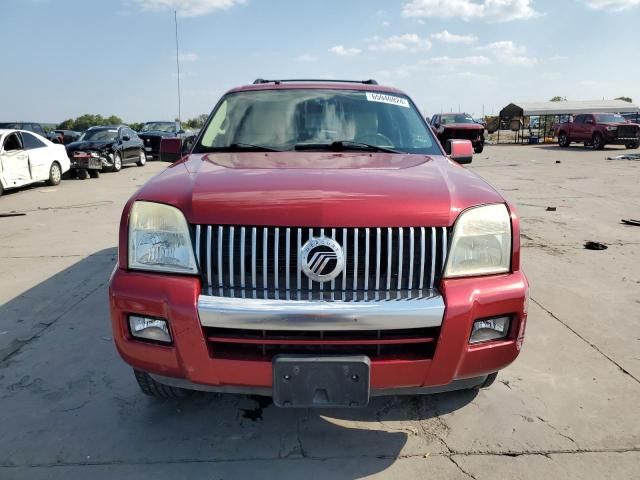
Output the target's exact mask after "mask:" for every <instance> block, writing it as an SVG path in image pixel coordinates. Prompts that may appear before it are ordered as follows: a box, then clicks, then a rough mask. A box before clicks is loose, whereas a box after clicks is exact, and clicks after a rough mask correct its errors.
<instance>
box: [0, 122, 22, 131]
mask: <svg viewBox="0 0 640 480" xmlns="http://www.w3.org/2000/svg"><path fill="white" fill-rule="evenodd" d="M0 128H13V129H15V130H20V129H21V128H22V124H20V123H0Z"/></svg>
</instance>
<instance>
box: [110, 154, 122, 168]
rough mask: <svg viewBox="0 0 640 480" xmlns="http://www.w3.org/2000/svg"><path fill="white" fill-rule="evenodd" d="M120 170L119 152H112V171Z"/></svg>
mask: <svg viewBox="0 0 640 480" xmlns="http://www.w3.org/2000/svg"><path fill="white" fill-rule="evenodd" d="M120 170H122V157H121V156H120V154H119V153H114V154H113V165H112V166H111V171H112V172H119V171H120Z"/></svg>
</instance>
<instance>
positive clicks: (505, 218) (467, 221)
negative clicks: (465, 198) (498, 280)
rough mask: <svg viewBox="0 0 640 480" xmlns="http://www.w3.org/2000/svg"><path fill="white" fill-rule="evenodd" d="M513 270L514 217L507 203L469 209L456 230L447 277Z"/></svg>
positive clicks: (456, 225)
mask: <svg viewBox="0 0 640 480" xmlns="http://www.w3.org/2000/svg"><path fill="white" fill-rule="evenodd" d="M510 267H511V218H510V216H509V211H508V210H507V207H506V206H505V205H503V204H498V205H487V206H483V207H476V208H472V209H469V210H466V211H465V212H463V213H462V214H460V216H459V217H458V220H456V224H455V226H454V229H453V239H452V240H451V248H450V250H449V258H448V259H447V266H446V268H445V271H444V276H445V277H446V278H453V277H471V276H476V275H491V274H495V273H504V272H508V271H509V269H510Z"/></svg>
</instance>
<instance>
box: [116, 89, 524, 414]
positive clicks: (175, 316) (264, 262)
mask: <svg viewBox="0 0 640 480" xmlns="http://www.w3.org/2000/svg"><path fill="white" fill-rule="evenodd" d="M447 147H448V148H447V152H449V154H446V153H445V150H444V149H443V147H442V146H441V145H440V144H439V143H438V140H437V139H436V138H435V136H434V133H433V131H432V130H431V128H430V126H429V125H428V124H427V123H426V122H425V120H424V118H423V117H422V115H421V114H420V112H419V111H418V109H417V108H416V106H415V104H414V102H413V101H412V100H411V99H410V98H409V97H408V96H407V95H405V94H404V93H403V92H401V91H399V90H396V89H393V88H388V87H383V86H379V85H378V84H377V82H375V81H374V80H366V81H358V82H356V81H327V80H317V81H316V80H262V79H258V80H256V81H255V82H254V83H253V84H252V85H248V86H243V87H239V88H235V89H233V90H231V91H229V92H227V93H226V94H225V95H223V97H222V98H221V99H220V101H219V102H218V103H217V105H216V106H215V108H214V110H213V112H212V113H211V115H210V117H209V119H208V121H207V123H206V125H205V126H204V128H203V129H202V130H201V132H200V134H199V136H198V138H197V140H196V142H195V144H194V146H193V148H192V150H191V152H190V153H189V154H188V155H186V156H185V157H184V158H182V159H181V160H180V161H178V162H176V163H175V164H173V165H171V166H170V167H168V168H167V169H165V170H164V171H162V172H161V173H160V174H158V175H157V176H155V177H154V178H152V179H151V180H150V181H148V182H147V183H146V184H145V185H144V186H142V188H140V190H139V191H138V192H136V193H135V194H134V195H133V197H132V198H131V199H130V200H129V201H128V202H127V204H126V206H125V208H124V211H123V213H122V219H121V224H120V237H119V247H120V248H119V254H118V264H117V266H116V268H115V270H114V272H113V275H112V277H111V283H110V289H109V296H110V308H111V319H112V324H113V332H114V340H115V344H116V347H117V349H118V351H119V353H120V355H121V356H122V358H123V359H124V360H125V362H127V363H128V364H129V365H131V366H132V367H133V370H134V373H135V377H136V379H137V381H138V383H139V385H140V387H141V389H142V391H143V392H144V393H146V394H149V395H155V396H162V397H178V396H183V395H186V394H188V393H190V391H193V390H204V391H219V392H232V393H250V394H258V395H268V396H272V397H273V401H274V403H275V404H276V405H278V406H283V407H310V406H319V407H327V406H332V407H340V406H348V407H358V406H364V405H366V404H367V403H368V401H369V398H370V397H371V396H375V395H391V394H393V395H398V394H408V395H418V394H425V393H435V392H442V391H449V390H455V389H474V388H480V387H482V386H488V385H489V384H491V383H492V382H493V381H494V379H495V378H496V374H497V372H498V371H499V370H500V369H503V368H505V367H506V366H507V365H509V364H510V363H511V362H512V361H513V360H514V359H515V358H516V357H517V356H518V353H519V351H520V348H521V345H522V341H523V338H524V332H525V324H526V319H527V292H528V283H527V279H526V277H525V275H524V274H523V272H522V271H521V269H520V240H519V239H520V234H519V218H518V215H517V213H516V211H515V209H514V207H513V205H511V204H510V203H509V202H508V201H507V200H505V199H504V198H503V197H502V196H501V195H500V194H499V193H498V192H497V191H496V190H495V189H494V188H492V187H491V186H490V185H488V184H487V183H486V182H485V181H484V180H483V179H482V178H480V177H479V176H478V175H476V174H474V173H473V172H471V171H470V170H468V169H466V168H464V167H463V166H461V164H464V163H469V162H470V161H471V155H472V150H473V149H472V146H471V143H470V142H469V141H468V140H449V144H448V146H447Z"/></svg>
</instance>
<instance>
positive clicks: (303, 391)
mask: <svg viewBox="0 0 640 480" xmlns="http://www.w3.org/2000/svg"><path fill="white" fill-rule="evenodd" d="M370 372H371V362H370V360H369V358H368V357H366V356H364V355H355V356H351V355H350V356H335V357H333V356H331V357H324V356H323V357H318V356H307V355H277V356H276V357H274V359H273V403H274V404H275V405H277V406H279V407H287V408H310V407H323V408H328V407H347V408H357V407H364V406H366V405H367V404H368V403H369V394H370Z"/></svg>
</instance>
